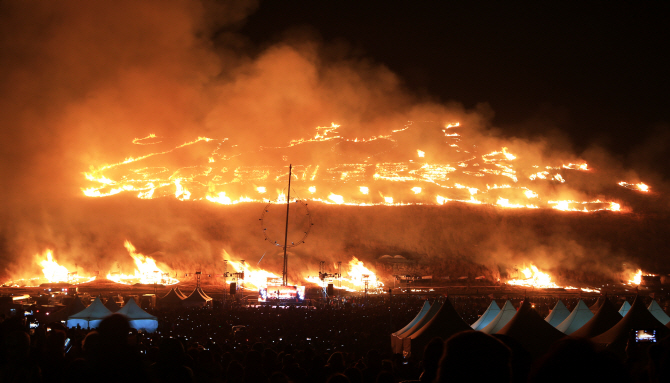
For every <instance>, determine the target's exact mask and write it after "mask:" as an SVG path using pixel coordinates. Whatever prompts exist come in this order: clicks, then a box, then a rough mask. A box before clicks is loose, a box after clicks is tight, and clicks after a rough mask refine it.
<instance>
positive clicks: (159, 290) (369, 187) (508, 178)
mask: <svg viewBox="0 0 670 383" xmlns="http://www.w3.org/2000/svg"><path fill="white" fill-rule="evenodd" d="M338 128H339V125H337V124H335V123H333V124H331V126H327V127H317V128H316V134H315V136H313V137H307V138H303V139H298V140H293V141H291V142H290V144H289V145H288V146H281V147H264V148H261V152H263V155H262V156H259V157H266V159H267V157H270V158H273V157H281V159H282V160H283V161H286V159H287V157H291V158H296V157H298V158H300V157H301V154H300V153H301V152H304V151H306V150H308V151H309V152H310V153H314V152H317V153H319V152H326V154H325V156H327V157H334V158H337V159H338V160H337V161H336V163H334V164H331V165H330V166H326V165H323V164H319V163H312V164H305V163H302V164H298V165H295V166H294V165H292V164H290V165H289V166H285V165H281V164H279V165H266V164H256V163H254V161H252V160H250V158H253V156H254V155H258V153H257V152H252V153H247V152H242V151H239V150H238V149H236V145H231V144H230V143H229V142H228V140H227V139H225V138H223V139H216V138H206V137H198V138H197V139H195V140H193V141H190V142H186V143H181V144H178V145H171V144H169V143H167V141H169V140H167V139H165V138H162V137H157V136H156V135H154V134H150V135H148V136H147V137H144V138H136V139H135V140H133V142H132V144H133V145H141V146H142V147H143V148H144V147H147V148H152V147H156V148H159V149H158V150H156V151H148V152H146V153H145V154H143V155H140V156H137V157H128V158H126V159H125V160H123V161H120V162H117V163H113V164H105V165H100V166H92V167H91V170H90V171H89V172H86V173H84V177H85V179H86V182H88V183H89V186H86V187H83V188H82V192H83V194H84V196H86V197H90V198H115V197H113V196H115V195H119V194H125V195H129V196H133V195H134V196H135V197H136V198H138V199H141V200H142V199H165V198H174V199H177V200H179V201H181V203H211V204H216V205H221V206H222V208H226V207H225V206H227V205H238V204H250V205H258V204H260V203H263V204H265V207H264V208H263V209H262V212H261V214H260V218H259V219H258V220H259V221H260V226H261V233H262V236H263V238H262V239H263V240H264V241H265V242H266V243H267V244H268V245H269V247H270V248H271V249H269V250H268V251H266V252H264V253H263V254H245V255H244V256H236V255H235V254H230V253H228V252H227V251H226V250H222V254H221V259H220V262H219V265H220V264H221V263H222V267H221V266H218V267H217V266H212V265H202V264H200V265H198V266H197V267H193V268H192V269H190V270H184V269H178V268H174V267H171V266H170V265H169V264H168V263H167V262H164V261H161V260H158V259H155V258H154V257H152V256H151V255H145V254H142V253H141V252H140V251H138V250H137V249H136V247H135V246H134V245H133V243H131V242H130V241H129V240H126V241H125V242H124V243H123V244H119V245H122V246H123V247H125V250H126V253H127V256H128V258H129V259H132V261H133V262H132V264H133V266H134V267H133V268H132V269H129V268H128V264H129V262H128V260H125V261H124V260H118V261H117V262H116V263H115V266H116V267H115V268H112V269H108V270H91V269H90V268H86V267H82V266H81V265H78V264H71V263H70V261H69V260H68V257H67V254H64V253H63V252H62V251H57V250H56V249H50V248H47V249H44V251H43V252H42V253H39V254H36V255H35V256H34V259H32V260H30V261H29V262H28V263H29V264H30V265H28V266H27V267H25V269H33V270H35V271H34V272H33V274H31V275H27V273H24V275H17V276H16V278H13V279H11V280H8V281H5V283H4V284H3V287H2V291H3V293H4V294H6V295H7V296H8V298H7V299H5V305H4V306H3V309H4V310H5V311H6V310H8V309H10V308H11V310H17V309H18V310H20V309H19V308H18V306H17V304H19V303H21V302H23V303H24V304H28V302H30V303H32V304H34V303H35V302H38V303H40V304H41V305H42V306H41V307H42V311H43V312H51V311H54V310H57V309H59V308H62V307H63V305H64V304H67V302H68V300H69V299H71V296H72V294H73V293H76V294H79V295H80V296H93V295H97V294H102V293H104V294H107V295H110V294H111V295H113V296H114V297H119V296H120V294H125V295H130V296H135V297H136V298H137V299H136V300H137V301H138V302H140V303H141V305H143V306H148V307H155V306H157V305H160V302H161V300H164V299H167V300H166V301H165V302H167V301H168V300H169V298H170V295H171V293H172V292H173V291H177V292H178V294H177V295H178V296H180V297H181V298H182V299H184V298H186V299H188V298H187V297H195V298H194V299H193V300H194V302H196V303H195V304H196V305H205V306H207V305H212V304H213V303H212V302H213V301H214V300H213V299H212V297H216V298H217V300H218V301H220V302H223V303H224V304H225V302H227V301H228V302H230V301H235V302H237V303H243V304H249V305H258V304H271V305H277V304H297V305H309V304H313V302H314V301H319V302H340V301H342V300H346V299H352V298H353V297H367V296H368V295H369V294H375V295H382V294H389V295H392V294H437V295H440V294H447V293H450V294H459V293H460V294H471V293H476V294H492V295H493V296H508V295H514V294H518V295H522V296H528V295H529V294H553V295H559V296H560V295H566V294H567V295H580V296H581V295H582V294H592V295H599V294H601V293H603V292H604V291H611V292H614V293H617V294H635V293H638V292H639V291H640V289H642V290H649V291H650V292H653V291H654V289H657V288H661V286H663V285H665V284H667V283H669V282H670V280H668V279H667V278H666V277H665V276H661V275H654V274H651V273H647V272H643V271H642V270H641V269H639V268H637V267H633V266H625V267H624V268H623V271H622V272H621V273H619V274H618V275H617V276H616V278H614V279H613V280H612V279H610V280H609V281H607V283H600V282H599V281H597V282H592V283H590V284H587V283H583V281H582V282H580V283H578V284H575V285H573V284H572V283H571V281H570V279H569V277H565V276H560V277H559V278H558V280H555V279H556V278H553V277H552V275H551V274H550V271H548V270H541V269H540V268H539V267H538V266H536V265H535V264H534V263H532V262H529V263H528V264H522V265H515V266H514V267H512V268H509V269H507V270H505V271H504V272H502V273H500V274H499V275H498V277H495V278H493V277H491V276H490V275H485V274H482V275H478V274H476V273H468V274H467V275H459V274H453V273H448V274H447V273H444V272H443V271H442V272H441V273H436V272H435V270H431V268H430V267H426V266H425V265H422V264H420V262H418V261H417V259H415V258H413V257H412V256H411V255H408V254H380V255H379V256H378V257H377V258H376V260H373V261H369V260H368V261H365V262H364V261H362V260H361V259H360V258H359V257H357V256H355V255H353V256H351V255H343V256H342V257H341V258H340V259H336V260H328V261H326V260H321V261H318V263H317V262H312V263H313V264H305V262H304V260H303V259H301V258H300V257H294V256H293V254H292V252H291V250H292V249H293V248H294V247H297V246H299V245H301V244H303V243H305V241H309V238H308V235H309V234H310V231H311V230H312V226H313V225H314V223H313V219H312V215H313V214H314V212H313V211H312V209H310V207H312V206H326V205H345V206H355V207H356V208H358V209H366V208H368V207H374V206H389V207H394V206H411V205H428V206H435V207H436V208H437V207H439V206H443V205H448V204H465V205H469V204H472V205H481V206H489V207H490V208H491V209H529V210H558V211H564V212H567V213H570V214H596V213H597V214H602V213H603V212H604V213H605V214H623V213H630V212H631V207H630V206H628V205H626V204H625V203H624V202H623V201H621V200H620V199H617V198H610V199H607V198H606V197H604V196H603V195H600V196H599V197H598V198H589V196H588V194H587V193H584V192H582V191H580V190H578V188H576V187H575V188H571V187H570V182H569V181H570V180H571V179H580V178H583V177H588V176H589V175H590V174H591V173H593V172H595V171H596V170H594V169H592V168H590V167H589V165H588V164H587V163H585V162H583V161H575V162H566V163H561V164H544V165H541V164H536V165H529V164H528V162H527V161H525V160H524V158H523V154H521V153H517V152H514V149H511V148H508V147H500V148H486V147H479V146H477V145H474V144H473V143H471V142H468V141H467V138H466V137H464V136H465V134H464V133H463V132H461V129H462V128H463V127H462V126H461V125H460V124H459V123H450V124H447V125H445V126H443V127H442V128H440V129H436V130H435V131H438V133H439V134H437V135H436V136H435V137H434V139H435V140H440V142H443V144H444V145H443V146H444V150H443V151H440V152H436V153H430V152H427V151H425V150H422V148H405V147H403V146H402V143H403V142H404V141H406V136H407V135H412V134H416V130H417V124H415V123H411V122H410V123H408V124H407V125H406V126H405V127H404V128H402V129H396V130H393V131H392V132H390V133H389V134H387V135H380V136H373V137H367V138H361V139H359V138H355V139H348V138H344V137H342V136H341V135H339V134H338ZM324 148H329V149H328V150H325V149H324ZM185 153H186V154H188V157H191V158H196V159H197V160H196V161H195V163H187V164H184V163H180V162H179V161H174V160H173V159H171V158H172V157H174V156H177V157H185ZM287 153H288V154H287ZM380 153H381V154H380ZM367 154H370V155H367ZM303 155H304V153H303ZM373 157H375V158H378V159H379V158H381V159H386V160H385V161H381V162H376V163H374V162H372V161H370V159H371V158H373ZM392 158H395V159H396V160H393V161H392V160H391V159H392ZM398 158H404V159H403V160H402V161H398V160H397V159H398ZM271 162H272V163H277V161H271ZM316 162H319V161H318V160H317V161H316ZM161 164H163V165H161ZM292 181H293V185H291V182H292ZM286 184H288V187H284V185H286ZM612 186H613V187H617V188H622V189H627V190H629V191H630V192H634V193H642V194H649V193H650V192H651V191H650V187H649V186H648V185H646V184H644V183H642V182H639V181H637V180H628V181H618V182H613V183H612ZM271 190H275V193H274V195H276V197H275V198H274V199H273V196H272V194H273V193H272V192H271ZM260 237H261V236H260V235H258V236H257V237H255V238H250V239H249V240H250V241H259V240H261V238H260ZM277 249H280V251H279V252H277V251H276V250H277ZM268 253H269V254H268ZM266 255H267V257H268V258H271V257H281V258H282V270H281V271H279V270H276V268H275V269H267V268H266V267H265V265H264V264H265V263H267V262H268V261H267V260H266V261H265V262H264V259H267V258H266ZM312 259H318V255H314V256H312ZM292 264H293V265H298V264H299V265H300V268H299V269H300V270H301V271H300V272H299V273H297V272H292V273H290V272H289V270H290V267H291V265H292ZM38 270H41V273H40V272H39V271H38ZM298 274H299V275H298ZM180 289H181V290H183V291H192V293H190V294H184V293H182V292H181V290H180ZM161 298H163V299H161ZM114 299H117V298H114Z"/></svg>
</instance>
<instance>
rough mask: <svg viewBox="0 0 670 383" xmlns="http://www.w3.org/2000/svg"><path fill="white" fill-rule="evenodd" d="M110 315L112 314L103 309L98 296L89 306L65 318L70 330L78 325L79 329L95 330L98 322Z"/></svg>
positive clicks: (105, 308)
mask: <svg viewBox="0 0 670 383" xmlns="http://www.w3.org/2000/svg"><path fill="white" fill-rule="evenodd" d="M110 314H112V312H111V311H109V309H108V308H107V307H105V305H104V304H103V303H102V300H101V299H100V296H97V297H96V298H95V300H94V301H93V303H91V305H90V306H88V307H87V308H85V309H84V310H82V311H80V312H78V313H76V314H73V315H70V316H69V317H68V318H67V327H70V328H72V327H77V325H79V327H81V328H96V327H98V324H100V321H101V320H103V319H104V318H105V317H107V316H108V315H110Z"/></svg>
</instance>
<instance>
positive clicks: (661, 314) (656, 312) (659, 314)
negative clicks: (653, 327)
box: [649, 300, 670, 325]
mask: <svg viewBox="0 0 670 383" xmlns="http://www.w3.org/2000/svg"><path fill="white" fill-rule="evenodd" d="M649 312H651V315H653V316H654V317H655V318H656V319H658V321H659V322H661V323H663V324H665V325H667V324H668V322H670V316H668V314H666V313H665V311H663V308H662V307H661V305H659V304H658V302H656V300H652V301H651V303H650V304H649Z"/></svg>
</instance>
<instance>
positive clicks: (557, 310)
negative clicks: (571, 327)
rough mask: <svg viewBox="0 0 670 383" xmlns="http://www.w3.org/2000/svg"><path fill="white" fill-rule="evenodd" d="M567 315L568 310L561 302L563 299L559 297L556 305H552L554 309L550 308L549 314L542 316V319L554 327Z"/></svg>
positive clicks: (568, 313)
mask: <svg viewBox="0 0 670 383" xmlns="http://www.w3.org/2000/svg"><path fill="white" fill-rule="evenodd" d="M569 315H570V310H568V308H567V307H565V304H563V301H561V300H560V299H559V300H558V302H556V306H554V309H553V310H551V312H550V313H549V315H547V317H546V318H544V320H545V321H546V322H547V323H549V324H550V325H552V326H554V327H556V326H558V325H559V324H561V322H563V321H564V320H565V318H567V317H568V316H569Z"/></svg>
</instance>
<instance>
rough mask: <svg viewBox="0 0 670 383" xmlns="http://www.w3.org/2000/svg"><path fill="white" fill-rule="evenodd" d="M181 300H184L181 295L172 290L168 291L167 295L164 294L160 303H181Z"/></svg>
mask: <svg viewBox="0 0 670 383" xmlns="http://www.w3.org/2000/svg"><path fill="white" fill-rule="evenodd" d="M182 299H184V298H183V297H182V296H181V295H179V293H178V292H177V290H175V289H174V288H172V289H170V291H168V293H167V294H165V296H163V298H161V299H160V301H161V302H181V301H182Z"/></svg>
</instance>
